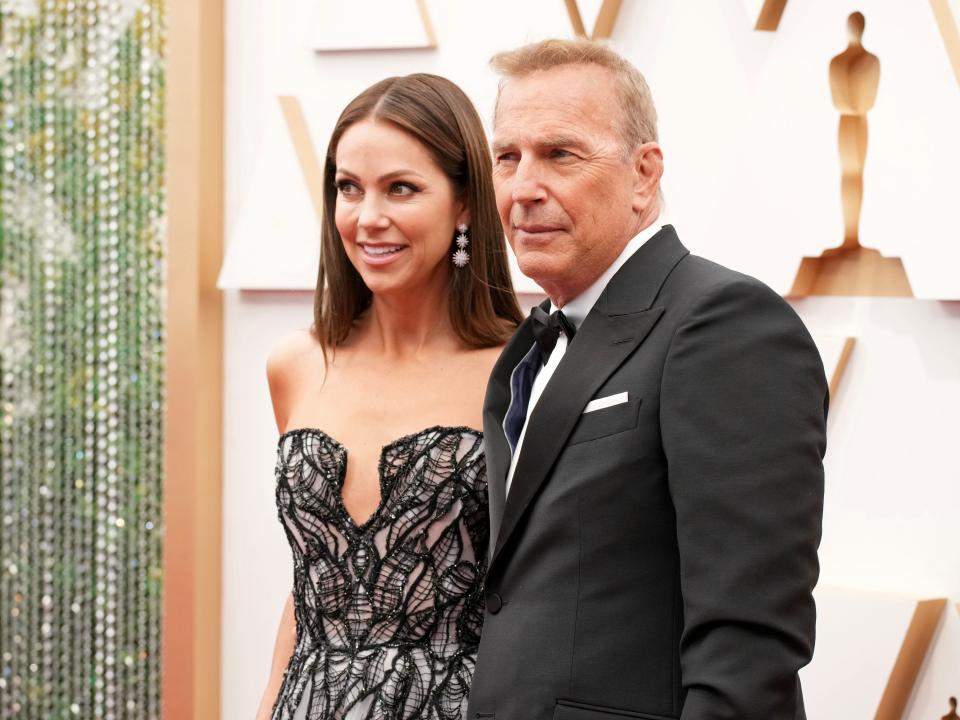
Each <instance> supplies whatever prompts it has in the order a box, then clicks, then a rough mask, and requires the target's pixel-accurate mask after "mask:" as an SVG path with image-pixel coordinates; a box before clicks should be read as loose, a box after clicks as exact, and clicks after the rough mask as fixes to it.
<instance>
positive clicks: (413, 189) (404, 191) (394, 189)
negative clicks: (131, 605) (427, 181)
mask: <svg viewBox="0 0 960 720" xmlns="http://www.w3.org/2000/svg"><path fill="white" fill-rule="evenodd" d="M418 192H420V188H418V187H417V186H416V185H414V184H413V183H408V182H395V183H393V184H392V185H391V186H390V194H391V195H400V196H401V197H403V196H407V195H413V194H414V193H418Z"/></svg>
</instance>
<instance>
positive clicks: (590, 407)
mask: <svg viewBox="0 0 960 720" xmlns="http://www.w3.org/2000/svg"><path fill="white" fill-rule="evenodd" d="M627 399H628V398H627V393H625V392H622V393H617V394H616V395H607V396H606V397H602V398H596V399H594V400H591V401H590V402H588V403H587V406H586V407H585V408H584V409H583V414H584V415H586V414H587V413H588V412H593V411H594V410H603V409H604V408H608V407H612V406H614V405H621V404H623V403H625V402H626V401H627Z"/></svg>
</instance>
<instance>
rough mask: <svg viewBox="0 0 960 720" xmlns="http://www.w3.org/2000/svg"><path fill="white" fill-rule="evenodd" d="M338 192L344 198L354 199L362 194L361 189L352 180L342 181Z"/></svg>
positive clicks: (338, 185) (339, 183) (338, 184)
mask: <svg viewBox="0 0 960 720" xmlns="http://www.w3.org/2000/svg"><path fill="white" fill-rule="evenodd" d="M337 192H339V193H340V194H341V195H343V196H344V197H353V196H354V195H356V194H358V193H359V192H360V188H358V187H357V185H356V183H354V182H353V181H351V180H340V181H339V182H338V183H337Z"/></svg>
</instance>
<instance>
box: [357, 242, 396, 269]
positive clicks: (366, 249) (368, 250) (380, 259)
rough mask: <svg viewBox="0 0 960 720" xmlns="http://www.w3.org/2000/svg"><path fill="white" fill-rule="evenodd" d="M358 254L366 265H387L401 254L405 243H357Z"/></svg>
mask: <svg viewBox="0 0 960 720" xmlns="http://www.w3.org/2000/svg"><path fill="white" fill-rule="evenodd" d="M358 245H359V247H360V255H361V257H362V258H363V261H364V262H365V263H367V264H368V265H389V264H390V263H392V262H395V261H396V260H397V258H398V257H400V256H401V255H403V253H404V251H405V250H406V249H407V246H406V245H373V244H370V243H358Z"/></svg>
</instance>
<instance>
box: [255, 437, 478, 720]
mask: <svg viewBox="0 0 960 720" xmlns="http://www.w3.org/2000/svg"><path fill="white" fill-rule="evenodd" d="M482 440H483V437H482V435H481V433H479V432H478V431H476V430H473V429H470V428H465V427H439V426H438V427H432V428H428V429H426V430H422V431H420V432H418V433H415V434H413V435H408V436H406V437H403V438H400V439H398V440H395V441H394V442H392V443H390V444H389V445H387V446H386V447H384V448H383V449H382V450H381V454H380V465H379V476H380V498H381V500H380V505H379V506H378V508H377V510H376V511H375V512H374V513H373V515H372V516H371V517H370V518H369V519H368V520H366V521H365V522H364V523H363V524H361V525H358V524H357V523H356V522H355V521H354V520H353V519H352V518H351V517H350V515H349V514H348V513H347V510H346V508H345V507H344V505H343V499H342V495H341V489H342V487H343V480H344V477H345V475H346V468H347V448H345V447H344V446H343V445H341V444H340V443H339V442H337V441H336V440H334V439H333V438H332V437H330V436H329V435H327V434H326V433H324V432H322V431H320V430H316V429H299V430H291V431H290V432H287V433H284V434H283V435H282V436H281V437H280V441H279V446H278V453H277V454H278V457H277V465H276V479H277V488H276V499H277V508H278V512H279V516H280V522H281V523H282V525H283V527H284V530H285V532H286V535H287V539H288V540H289V542H290V547H291V549H292V551H293V602H294V610H295V615H296V627H297V637H296V645H295V649H294V652H293V655H292V657H291V658H290V662H289V664H288V666H287V669H286V672H285V673H284V677H283V684H282V686H281V689H280V692H279V695H278V697H277V701H276V703H275V705H274V708H273V714H272V718H273V720H392V719H394V718H397V719H400V718H404V719H411V720H413V719H416V720H419V719H421V718H424V719H431V720H432V719H434V718H436V719H441V718H442V719H444V720H446V719H450V720H454V719H455V720H462V719H463V718H464V717H465V715H466V711H467V694H468V692H469V690H470V682H471V679H472V678H473V669H474V665H475V662H476V654H477V647H478V645H479V641H480V629H481V625H482V623H483V591H482V586H483V578H484V571H485V569H486V553H487V542H488V537H489V526H488V514H487V480H486V464H485V460H484V454H483V446H482Z"/></svg>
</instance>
